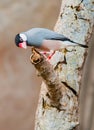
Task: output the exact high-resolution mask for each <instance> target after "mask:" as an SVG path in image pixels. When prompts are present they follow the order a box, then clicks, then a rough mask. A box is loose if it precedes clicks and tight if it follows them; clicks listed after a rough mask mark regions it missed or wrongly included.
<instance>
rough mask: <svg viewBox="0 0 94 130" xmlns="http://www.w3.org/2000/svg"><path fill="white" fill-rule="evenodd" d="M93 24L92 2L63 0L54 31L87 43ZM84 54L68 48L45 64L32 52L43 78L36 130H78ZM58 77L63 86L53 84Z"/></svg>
mask: <svg viewBox="0 0 94 130" xmlns="http://www.w3.org/2000/svg"><path fill="white" fill-rule="evenodd" d="M93 24H94V1H93V0H75V1H74V0H63V1H62V6H61V11H60V15H59V18H58V21H57V23H56V26H55V31H57V32H58V33H61V34H64V35H65V36H67V37H69V38H71V39H72V40H74V41H76V42H78V43H81V44H88V42H89V40H90V37H91V34H92V31H93ZM37 54H38V55H37ZM86 55H87V50H86V49H84V48H81V47H79V46H76V47H68V48H66V49H65V50H63V49H62V50H60V51H58V52H56V53H55V55H54V56H53V57H52V59H51V61H50V63H48V62H47V61H46V60H45V58H44V57H41V55H40V54H39V53H38V52H37V51H36V53H35V52H33V56H32V57H31V61H32V63H33V64H34V66H35V67H36V69H37V70H38V71H39V73H40V75H41V76H42V78H43V79H44V82H43V84H42V86H41V92H40V99H39V104H38V109H37V113H36V123H35V130H74V129H75V130H77V129H76V128H77V126H78V125H79V101H78V98H79V90H80V85H81V77H82V69H83V66H84V62H85V59H86ZM36 57H37V60H36ZM41 59H42V60H41ZM51 64H52V65H51ZM52 66H53V67H52ZM49 67H51V68H49ZM47 68H49V69H47ZM45 74H46V75H45ZM54 75H55V76H54ZM58 77H59V80H60V81H61V82H62V85H61V82H58V84H57V85H56V86H55V85H53V84H54V83H56V82H55V80H56V81H58V80H57V79H58ZM49 80H50V85H49ZM53 82H54V83H53ZM59 85H60V87H59ZM55 90H58V91H55ZM61 90H62V91H61ZM57 92H58V93H59V94H60V95H59V96H58V93H57ZM51 95H52V97H51ZM55 95H56V97H55ZM57 97H59V98H57ZM57 99H58V101H59V104H60V105H58V107H57V104H58V103H56V105H52V104H54V103H55V101H56V102H57ZM53 102H54V103H53Z"/></svg>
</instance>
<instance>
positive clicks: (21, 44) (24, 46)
mask: <svg viewBox="0 0 94 130" xmlns="http://www.w3.org/2000/svg"><path fill="white" fill-rule="evenodd" d="M19 47H20V48H24V49H26V48H27V45H26V42H22V43H19Z"/></svg>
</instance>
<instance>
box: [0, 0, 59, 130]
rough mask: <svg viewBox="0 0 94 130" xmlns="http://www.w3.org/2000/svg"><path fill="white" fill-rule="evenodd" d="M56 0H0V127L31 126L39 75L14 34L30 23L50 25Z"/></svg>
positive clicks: (22, 128)
mask: <svg viewBox="0 0 94 130" xmlns="http://www.w3.org/2000/svg"><path fill="white" fill-rule="evenodd" d="M59 8H60V0H1V1H0V130H33V129H34V116H35V111H36V107H37V101H38V95H39V90H40V84H41V78H39V77H37V76H36V72H35V70H34V68H33V66H32V65H31V63H30V61H29V56H30V54H31V51H30V49H29V48H28V50H23V49H19V48H17V47H16V46H15V44H14V37H15V35H16V34H17V33H19V32H21V31H25V30H28V29H30V28H32V27H46V28H50V29H53V27H54V25H55V23H56V20H57V17H58V14H59Z"/></svg>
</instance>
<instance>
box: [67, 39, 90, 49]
mask: <svg viewBox="0 0 94 130" xmlns="http://www.w3.org/2000/svg"><path fill="white" fill-rule="evenodd" d="M69 41H70V42H72V43H74V44H76V45H79V46H80V47H84V48H88V46H87V45H84V44H80V43H77V42H74V41H72V40H69Z"/></svg>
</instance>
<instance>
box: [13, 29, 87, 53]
mask: <svg viewBox="0 0 94 130" xmlns="http://www.w3.org/2000/svg"><path fill="white" fill-rule="evenodd" d="M15 43H16V45H17V46H18V47H20V48H25V49H26V48H27V46H34V47H36V48H38V49H41V50H43V51H48V52H49V51H50V50H53V51H56V50H58V49H60V48H66V47H67V46H81V47H84V48H87V47H88V46H87V45H83V44H79V43H76V42H74V41H72V40H70V39H69V38H67V37H65V36H64V35H62V34H58V33H57V32H54V31H51V30H49V29H45V28H32V29H30V30H28V31H26V32H21V33H19V34H17V35H16V37H15Z"/></svg>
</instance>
